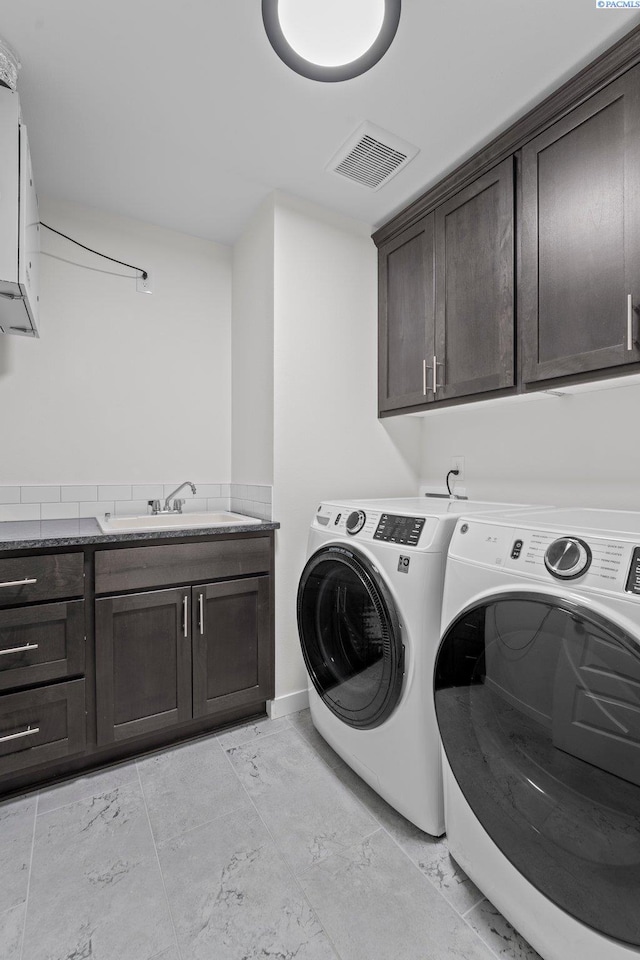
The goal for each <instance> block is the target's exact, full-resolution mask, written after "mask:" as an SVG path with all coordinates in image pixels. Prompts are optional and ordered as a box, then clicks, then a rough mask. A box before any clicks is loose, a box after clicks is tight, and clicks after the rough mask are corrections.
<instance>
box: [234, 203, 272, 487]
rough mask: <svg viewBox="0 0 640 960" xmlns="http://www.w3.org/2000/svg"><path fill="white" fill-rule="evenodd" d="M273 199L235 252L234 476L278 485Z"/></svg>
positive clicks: (255, 218)
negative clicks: (275, 472)
mask: <svg viewBox="0 0 640 960" xmlns="http://www.w3.org/2000/svg"><path fill="white" fill-rule="evenodd" d="M273 243H274V237H273V197H271V198H270V199H269V200H268V201H267V202H266V203H265V204H263V205H262V206H261V207H260V209H259V210H258V211H257V212H256V214H255V215H254V216H253V218H252V219H251V222H250V223H249V224H248V226H247V227H246V229H245V231H244V233H243V235H242V237H241V238H240V240H239V241H238V243H237V244H236V245H235V247H234V250H233V325H232V430H231V451H232V453H231V473H232V479H233V481H234V483H240V484H255V483H266V484H271V483H273V257H274V251H273Z"/></svg>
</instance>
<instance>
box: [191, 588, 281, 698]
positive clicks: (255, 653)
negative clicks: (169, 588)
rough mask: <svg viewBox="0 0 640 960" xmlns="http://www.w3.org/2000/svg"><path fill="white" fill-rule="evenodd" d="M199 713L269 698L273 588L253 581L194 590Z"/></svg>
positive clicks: (195, 682) (195, 686) (195, 690)
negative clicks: (269, 644) (270, 618)
mask: <svg viewBox="0 0 640 960" xmlns="http://www.w3.org/2000/svg"><path fill="white" fill-rule="evenodd" d="M192 604H193V613H192V618H191V622H192V623H193V624H195V627H194V632H193V715H194V717H206V716H208V715H209V714H212V713H216V712H217V711H218V710H220V709H221V708H227V707H240V706H242V705H243V704H249V703H252V702H255V701H257V700H265V699H266V698H267V697H268V696H269V647H268V643H267V638H268V636H269V585H268V579H267V577H250V578H247V579H243V580H231V581H225V582H222V583H208V584H203V585H201V586H196V587H193V593H192Z"/></svg>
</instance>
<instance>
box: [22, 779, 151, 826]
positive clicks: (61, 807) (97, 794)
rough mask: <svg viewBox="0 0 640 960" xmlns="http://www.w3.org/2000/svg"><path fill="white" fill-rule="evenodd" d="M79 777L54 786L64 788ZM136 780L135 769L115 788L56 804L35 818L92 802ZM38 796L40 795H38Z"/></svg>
mask: <svg viewBox="0 0 640 960" xmlns="http://www.w3.org/2000/svg"><path fill="white" fill-rule="evenodd" d="M110 769H112V768H111V767H105V768H104V769H103V770H100V771H97V772H98V773H106V772H108V771H109V770H110ZM81 777H82V774H77V775H76V776H75V777H73V778H71V779H69V780H63V781H62V782H61V783H59V784H56V786H59V787H65V786H67V784H69V783H73V782H74V781H75V780H76V779H81ZM137 779H138V775H137V768H136V772H135V773H133V774H132V776H131V779H130V780H123V781H122V783H117V784H116V785H115V786H112V787H105V789H104V790H101V791H100V792H99V793H96V792H95V791H94V792H93V793H88V794H87V795H86V796H82V797H76V798H75V800H68V801H67V802H66V803H60V804H58V806H57V807H51V808H50V809H49V810H43V811H42V813H38V814H37V816H39V817H48V816H49V814H50V813H56V812H57V811H58V810H63V809H64V808H65V807H70V806H71V805H72V804H74V803H80V802H81V801H83V800H93V799H94V798H97V797H102V796H104V795H105V793H113V791H114V790H119V789H120V787H126V786H127V784H129V783H135V781H136V780H137ZM51 789H55V788H53V787H52V788H51ZM42 792H45V791H44V790H43V791H42ZM38 796H40V795H39V794H38Z"/></svg>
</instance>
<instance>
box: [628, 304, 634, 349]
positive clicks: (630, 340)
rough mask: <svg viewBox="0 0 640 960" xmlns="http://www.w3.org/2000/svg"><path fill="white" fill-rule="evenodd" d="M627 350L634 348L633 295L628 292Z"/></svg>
mask: <svg viewBox="0 0 640 960" xmlns="http://www.w3.org/2000/svg"><path fill="white" fill-rule="evenodd" d="M627 350H633V297H632V295H631V294H630V293H629V294H627Z"/></svg>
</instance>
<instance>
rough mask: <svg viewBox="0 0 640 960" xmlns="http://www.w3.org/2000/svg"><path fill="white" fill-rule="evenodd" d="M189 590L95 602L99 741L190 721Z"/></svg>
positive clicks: (111, 740) (110, 741) (106, 741)
mask: <svg viewBox="0 0 640 960" xmlns="http://www.w3.org/2000/svg"><path fill="white" fill-rule="evenodd" d="M190 597H191V590H190V588H188V587H186V588H181V589H175V590H155V591H153V592H151V593H134V594H130V595H129V596H120V597H106V598H104V599H100V600H96V701H97V728H98V731H97V732H98V743H99V744H106V743H113V742H114V741H118V740H125V739H128V738H129V737H138V736H143V735H144V734H146V733H150V732H152V731H154V730H160V729H162V728H164V727H170V726H174V725H175V724H177V723H181V722H182V721H184V720H189V719H190V718H191V715H192V714H191V617H190V607H191V604H190Z"/></svg>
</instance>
